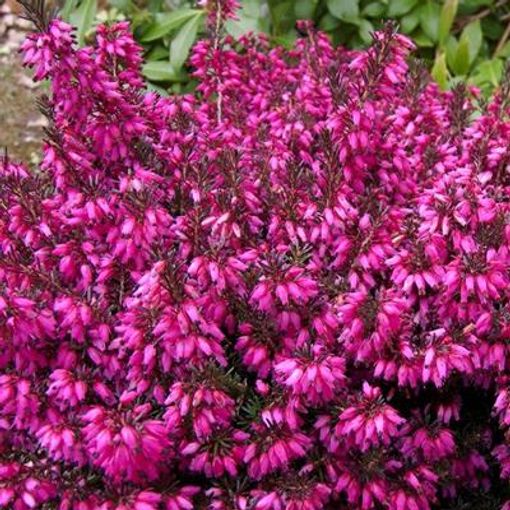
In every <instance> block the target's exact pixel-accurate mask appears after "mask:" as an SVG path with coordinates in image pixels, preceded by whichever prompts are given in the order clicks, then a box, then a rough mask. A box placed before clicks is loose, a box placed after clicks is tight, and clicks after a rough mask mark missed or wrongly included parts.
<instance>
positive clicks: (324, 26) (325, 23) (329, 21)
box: [319, 13, 340, 32]
mask: <svg viewBox="0 0 510 510" xmlns="http://www.w3.org/2000/svg"><path fill="white" fill-rule="evenodd" d="M339 26H340V21H339V20H338V19H337V18H335V17H334V16H332V15H331V14H329V13H327V14H325V15H324V16H323V17H322V18H321V19H320V20H319V28H320V29H321V30H323V31H324V32H332V31H333V30H336V29H337V28H338V27H339Z"/></svg>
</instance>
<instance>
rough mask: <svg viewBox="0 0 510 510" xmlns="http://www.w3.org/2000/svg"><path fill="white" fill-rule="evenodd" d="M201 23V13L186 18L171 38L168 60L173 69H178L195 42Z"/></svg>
mask: <svg viewBox="0 0 510 510" xmlns="http://www.w3.org/2000/svg"><path fill="white" fill-rule="evenodd" d="M201 23H202V13H200V14H197V15H195V16H194V17H193V18H191V19H190V20H188V21H187V22H186V24H185V25H184V26H183V27H182V28H181V29H180V30H179V32H177V35H176V36H175V38H174V39H173V40H172V43H171V44H170V62H171V63H172V65H173V66H174V67H175V69H180V68H181V67H182V65H183V64H184V62H186V59H187V58H188V54H189V50H190V49H191V47H192V46H193V43H194V42H195V39H196V37H197V33H198V28H199V27H200V24H201Z"/></svg>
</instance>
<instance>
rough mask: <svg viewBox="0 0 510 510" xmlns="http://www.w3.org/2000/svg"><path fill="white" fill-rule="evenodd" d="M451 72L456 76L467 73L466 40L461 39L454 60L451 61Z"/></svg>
mask: <svg viewBox="0 0 510 510" xmlns="http://www.w3.org/2000/svg"><path fill="white" fill-rule="evenodd" d="M451 68H452V69H453V72H454V73H455V74H456V75H464V74H467V73H468V71H469V42H468V41H467V40H466V38H463V37H461V38H460V40H459V44H458V46H457V50H456V51H455V58H454V59H453V62H452V66H451Z"/></svg>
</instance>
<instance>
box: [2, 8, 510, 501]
mask: <svg viewBox="0 0 510 510" xmlns="http://www.w3.org/2000/svg"><path fill="white" fill-rule="evenodd" d="M213 4H214V2H207V8H208V9H210V10H211V12H212V14H211V16H213V14H214V12H213V9H214V8H215V7H214V5H216V4H218V5H219V4H221V6H222V9H223V10H222V12H221V14H219V15H218V16H217V20H219V21H218V23H220V24H221V23H222V22H223V19H224V18H226V17H229V16H231V15H232V13H231V12H230V11H229V9H230V10H232V9H233V8H234V7H235V2H232V1H230V2H227V1H223V2H216V4H214V5H213ZM211 19H216V18H214V16H213V17H212V18H211ZM299 29H300V30H301V32H302V34H303V37H302V38H301V39H300V40H299V42H298V43H297V44H296V46H295V47H294V48H293V49H291V50H285V49H282V48H270V47H269V44H268V42H267V41H266V40H264V39H263V38H261V37H256V36H247V37H244V38H242V39H241V40H233V39H231V38H228V37H221V38H220V39H218V32H217V31H215V33H214V34H211V37H210V39H206V40H204V41H202V42H200V43H198V44H197V46H196V47H195V49H194V52H193V55H192V58H191V61H190V65H191V66H192V68H193V70H194V74H195V77H196V79H197V80H198V82H199V85H198V89H197V92H196V94H194V95H193V96H192V95H186V96H178V97H161V96H159V95H158V94H156V93H153V92H146V91H145V90H144V83H143V81H142V79H141V77H140V66H141V63H142V57H141V50H140V48H139V47H138V46H137V45H136V44H135V43H134V41H133V39H132V37H131V35H130V33H129V27H128V25H127V24H126V23H118V24H113V25H109V26H101V27H99V28H98V31H97V35H96V43H95V45H94V46H91V47H85V48H78V47H77V46H76V44H75V43H74V38H73V29H72V28H71V27H70V26H69V25H67V24H65V23H63V22H62V21H60V20H58V19H54V20H52V21H48V22H46V23H42V22H41V23H39V32H38V33H36V34H33V35H30V36H29V37H28V39H27V40H26V42H25V43H24V45H23V53H24V61H25V64H26V65H27V66H29V67H31V68H33V69H34V72H35V76H36V78H37V79H39V80H43V79H48V80H50V83H51V88H50V91H51V92H50V95H49V97H47V98H45V99H43V100H42V101H41V108H42V109H43V110H44V112H45V114H46V115H47V116H48V119H49V121H50V126H49V128H48V129H47V132H46V140H45V144H44V158H43V161H42V163H41V165H40V168H38V169H32V170H29V169H28V168H27V167H25V166H23V165H21V164H17V163H15V162H13V161H10V160H9V158H8V157H7V156H5V157H4V158H3V159H2V162H1V164H0V288H1V293H0V339H1V342H0V370H1V373H0V508H6V509H14V510H30V509H41V510H43V509H46V510H48V509H57V510H191V509H206V508H207V509H210V510H321V509H324V510H327V509H342V508H344V509H347V508H349V509H352V510H371V509H374V510H375V509H388V510H429V509H447V508H448V509H453V508H455V509H467V508H476V509H477V510H478V509H484V508H485V509H489V508H491V509H496V508H507V509H508V508H510V504H509V503H508V502H507V496H506V494H507V489H506V487H507V482H506V481H505V479H506V478H510V363H509V361H510V290H509V283H510V251H509V250H510V166H509V165H510V146H509V141H510V118H509V112H510V96H509V92H510V91H509V90H508V87H506V86H504V87H503V88H502V90H501V91H500V93H499V94H498V95H497V96H496V97H495V98H493V99H492V100H491V101H490V102H488V103H480V102H478V99H477V92H476V90H469V89H467V88H466V87H463V86H459V87H457V88H456V89H455V90H453V91H449V92H440V91H439V89H438V88H437V86H436V85H434V84H432V83H430V82H429V80H428V77H427V75H426V73H425V72H424V71H423V70H422V68H421V67H420V66H419V65H418V64H417V63H415V62H413V61H412V60H410V58H409V54H410V52H411V51H412V49H413V44H412V43H411V42H410V41H409V40H407V39H406V38H404V37H402V36H400V35H398V34H396V33H394V31H393V29H392V27H387V28H386V29H385V30H383V31H382V32H379V33H376V34H374V42H373V45H372V46H371V47H370V48H369V49H367V50H365V51H357V52H350V51H346V50H343V49H338V50H337V49H334V48H333V47H332V46H331V44H330V42H329V41H328V39H327V38H326V37H325V36H324V35H322V34H321V33H318V32H316V31H314V30H313V28H312V27H310V26H308V25H307V24H306V23H303V24H301V25H300V27H299ZM470 505H471V506H470Z"/></svg>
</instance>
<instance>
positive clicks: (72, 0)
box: [60, 0, 78, 21]
mask: <svg viewBox="0 0 510 510" xmlns="http://www.w3.org/2000/svg"><path fill="white" fill-rule="evenodd" d="M77 2H78V0H66V1H65V3H64V6H63V7H62V9H60V16H61V17H62V19H63V20H64V21H70V16H71V12H72V11H73V9H74V8H75V7H76V4H77Z"/></svg>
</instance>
